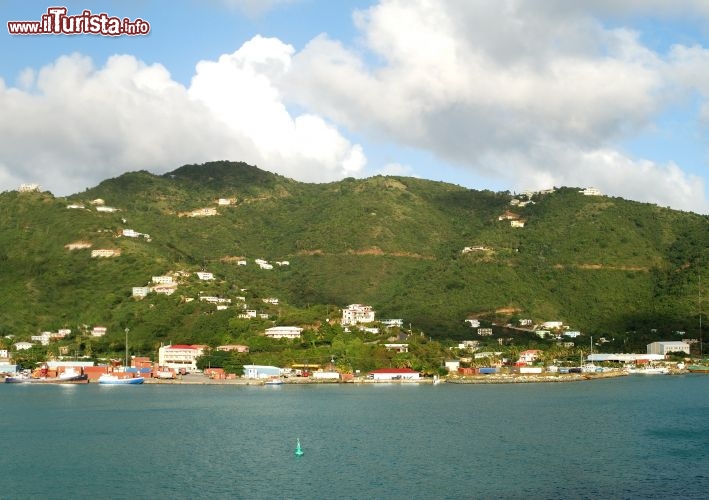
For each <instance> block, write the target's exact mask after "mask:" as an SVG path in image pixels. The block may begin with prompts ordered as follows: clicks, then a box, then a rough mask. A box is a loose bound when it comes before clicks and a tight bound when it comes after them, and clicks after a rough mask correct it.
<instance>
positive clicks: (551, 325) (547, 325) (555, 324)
mask: <svg viewBox="0 0 709 500" xmlns="http://www.w3.org/2000/svg"><path fill="white" fill-rule="evenodd" d="M563 326H564V322H563V321H545V322H544V323H542V328H544V329H546V330H558V329H560V328H562V327H563Z"/></svg>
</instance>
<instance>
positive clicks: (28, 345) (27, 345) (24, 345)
mask: <svg viewBox="0 0 709 500" xmlns="http://www.w3.org/2000/svg"><path fill="white" fill-rule="evenodd" d="M33 345H34V344H33V343H32V342H17V343H16V344H15V345H14V347H15V349H16V350H18V351H26V350H27V349H32V346H33Z"/></svg>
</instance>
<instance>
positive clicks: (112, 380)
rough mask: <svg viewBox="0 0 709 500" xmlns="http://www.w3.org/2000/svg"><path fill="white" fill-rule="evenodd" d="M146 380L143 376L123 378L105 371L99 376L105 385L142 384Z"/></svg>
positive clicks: (99, 379)
mask: <svg viewBox="0 0 709 500" xmlns="http://www.w3.org/2000/svg"><path fill="white" fill-rule="evenodd" d="M144 381H145V379H144V378H143V377H134V378H121V377H118V376H116V375H113V374H112V373H104V374H103V375H101V376H100V377H99V378H98V383H99V384H104V385H135V384H142V383H143V382H144Z"/></svg>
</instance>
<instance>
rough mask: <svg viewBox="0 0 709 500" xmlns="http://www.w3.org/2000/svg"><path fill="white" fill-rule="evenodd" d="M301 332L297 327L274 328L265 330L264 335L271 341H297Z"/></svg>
mask: <svg viewBox="0 0 709 500" xmlns="http://www.w3.org/2000/svg"><path fill="white" fill-rule="evenodd" d="M302 331H303V329H302V328H300V327H298V326H274V327H272V328H267V329H266V332H265V333H264V335H266V337H270V338H272V339H299V338H300V334H301V332H302Z"/></svg>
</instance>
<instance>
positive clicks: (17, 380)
mask: <svg viewBox="0 0 709 500" xmlns="http://www.w3.org/2000/svg"><path fill="white" fill-rule="evenodd" d="M5 383H6V384H88V383H89V377H88V376H87V375H82V374H79V375H76V376H73V377H68V378H62V377H39V378H36V377H30V376H27V375H15V376H12V377H5Z"/></svg>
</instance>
